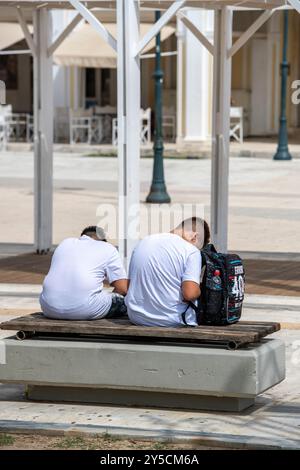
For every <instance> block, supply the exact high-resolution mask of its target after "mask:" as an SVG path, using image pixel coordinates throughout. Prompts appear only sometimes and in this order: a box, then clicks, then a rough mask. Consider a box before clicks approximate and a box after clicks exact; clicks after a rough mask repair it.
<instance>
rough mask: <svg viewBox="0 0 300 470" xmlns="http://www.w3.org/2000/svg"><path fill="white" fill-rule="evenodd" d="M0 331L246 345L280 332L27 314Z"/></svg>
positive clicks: (273, 326) (253, 326)
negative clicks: (160, 325) (143, 324)
mask: <svg viewBox="0 0 300 470" xmlns="http://www.w3.org/2000/svg"><path fill="white" fill-rule="evenodd" d="M0 328H1V329H5V330H17V331H25V332H30V331H35V332H37V333H45V334H47V333H49V334H52V335H54V336H55V334H71V335H72V334H73V335H74V334H75V335H81V336H82V335H93V336H102V337H103V336H104V337H123V338H124V339H125V337H126V338H131V339H133V338H134V337H136V338H140V339H141V338H148V339H149V338H153V339H156V340H157V339H160V340H173V341H176V340H178V341H182V340H189V341H197V342H200V341H212V342H227V343H228V342H230V341H232V342H235V343H236V344H238V345H239V344H246V343H253V342H257V341H259V340H260V339H262V338H263V337H265V336H267V335H269V334H271V333H274V332H275V331H278V330H279V329H280V324H279V323H273V322H245V321H240V322H238V323H236V324H233V325H227V326H207V325H205V326H204V325H201V326H198V327H191V328H189V327H178V328H167V327H145V326H138V325H133V324H131V323H130V322H129V320H128V319H124V318H120V319H111V320H107V319H100V320H92V321H78V320H55V319H48V318H45V317H44V316H43V315H42V314H40V313H35V314H32V315H26V316H24V317H19V318H15V319H13V320H10V321H7V322H3V323H1V324H0Z"/></svg>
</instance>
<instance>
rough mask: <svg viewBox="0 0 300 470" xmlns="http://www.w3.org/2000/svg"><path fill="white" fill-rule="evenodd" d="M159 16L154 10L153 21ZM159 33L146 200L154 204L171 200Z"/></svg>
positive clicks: (156, 49) (156, 50)
mask: <svg viewBox="0 0 300 470" xmlns="http://www.w3.org/2000/svg"><path fill="white" fill-rule="evenodd" d="M159 18H160V11H156V12H155V21H158V20H159ZM160 52H161V51H160V33H158V34H157V36H156V47H155V72H154V74H153V78H154V80H155V130H154V146H153V151H154V163H153V175H152V183H151V188H150V192H149V194H148V196H147V199H146V202H149V203H154V204H163V203H168V202H171V198H170V196H169V194H168V193H167V188H166V185H165V178H164V163H163V153H164V145H163V137H162V85H163V77H164V73H163V71H162V69H161V55H160Z"/></svg>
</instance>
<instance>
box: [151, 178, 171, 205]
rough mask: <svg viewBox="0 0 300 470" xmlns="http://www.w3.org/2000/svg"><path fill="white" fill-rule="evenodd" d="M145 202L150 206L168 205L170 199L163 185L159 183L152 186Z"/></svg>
mask: <svg viewBox="0 0 300 470" xmlns="http://www.w3.org/2000/svg"><path fill="white" fill-rule="evenodd" d="M146 202H148V203H151V204H169V203H170V202H171V198H170V196H169V194H168V193H167V190H166V187H165V185H164V184H161V183H159V184H155V183H154V184H152V186H151V189H150V193H149V194H148V196H147V199H146Z"/></svg>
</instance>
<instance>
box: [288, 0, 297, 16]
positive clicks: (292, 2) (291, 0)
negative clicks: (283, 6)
mask: <svg viewBox="0 0 300 470" xmlns="http://www.w3.org/2000/svg"><path fill="white" fill-rule="evenodd" d="M287 1H288V3H289V4H290V5H292V7H293V8H295V10H296V11H297V12H298V13H300V1H299V0H287Z"/></svg>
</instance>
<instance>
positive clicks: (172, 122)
mask: <svg viewBox="0 0 300 470" xmlns="http://www.w3.org/2000/svg"><path fill="white" fill-rule="evenodd" d="M162 129H163V137H164V139H167V138H169V139H170V140H171V141H172V142H174V141H175V137H176V118H175V116H174V115H172V114H164V113H163V116H162Z"/></svg>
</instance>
